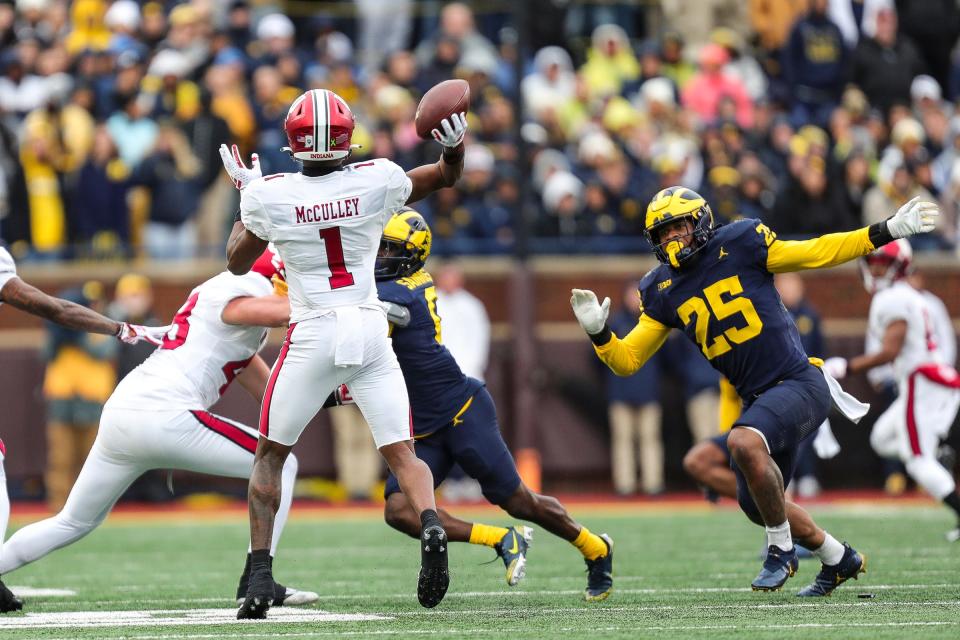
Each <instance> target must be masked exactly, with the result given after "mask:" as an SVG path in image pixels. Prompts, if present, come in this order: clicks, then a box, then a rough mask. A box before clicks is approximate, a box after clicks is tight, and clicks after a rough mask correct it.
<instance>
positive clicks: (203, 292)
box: [109, 272, 273, 410]
mask: <svg viewBox="0 0 960 640" xmlns="http://www.w3.org/2000/svg"><path fill="white" fill-rule="evenodd" d="M272 291H273V285H272V283H271V282H270V281H269V280H267V279H266V278H265V277H264V276H262V275H260V274H258V273H247V274H245V275H242V276H235V275H233V274H231V273H227V272H224V273H221V274H219V275H217V276H214V277H213V278H210V279H209V280H207V281H206V282H204V283H203V284H201V285H200V286H198V287H197V288H195V289H194V290H193V291H191V292H190V297H189V298H187V301H186V302H185V303H184V305H183V306H182V307H180V310H179V311H177V314H176V315H175V316H174V317H173V325H172V326H171V327H170V331H169V333H167V335H166V336H165V337H164V340H163V344H161V345H160V346H159V347H157V350H156V351H154V352H153V353H152V354H150V357H149V358H147V359H146V361H144V362H143V364H141V365H140V366H139V367H137V368H136V369H134V370H133V371H131V372H130V373H129V374H128V375H127V376H126V377H125V378H124V379H123V380H121V381H120V384H119V385H117V388H116V390H115V391H114V392H113V395H112V396H111V397H110V400H109V404H110V405H111V406H113V407H116V408H120V409H143V410H161V409H181V410H182V409H198V410H205V409H208V408H209V407H210V406H212V405H213V404H214V403H215V402H216V401H217V400H218V399H219V398H220V396H221V395H222V394H223V392H224V391H226V389H227V386H228V385H229V384H230V383H231V382H232V381H233V379H234V378H235V377H237V375H238V374H239V373H240V372H241V371H243V369H244V368H245V367H246V366H247V364H249V363H250V360H252V359H253V356H255V355H256V354H257V352H259V351H260V349H261V347H263V344H264V342H265V341H266V339H267V329H266V328H264V327H246V326H237V325H229V324H226V323H225V322H223V320H221V318H220V314H221V313H222V312H223V308H224V307H225V306H226V305H227V303H228V302H230V301H231V300H234V299H236V298H242V297H247V296H250V297H259V296H266V295H269V294H270V293H271V292H272Z"/></svg>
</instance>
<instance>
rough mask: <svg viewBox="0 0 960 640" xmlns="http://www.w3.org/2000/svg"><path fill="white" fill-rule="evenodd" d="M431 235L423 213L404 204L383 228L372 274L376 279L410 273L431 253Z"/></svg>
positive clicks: (420, 266)
mask: <svg viewBox="0 0 960 640" xmlns="http://www.w3.org/2000/svg"><path fill="white" fill-rule="evenodd" d="M432 242H433V235H432V234H431V233H430V226H429V225H428V224H427V221H426V220H424V218H423V216H422V215H420V214H419V213H417V212H416V211H414V210H413V209H410V208H407V207H404V208H403V209H401V210H400V211H398V212H397V213H395V214H393V216H391V218H390V220H389V221H388V222H387V226H385V227H384V228H383V235H382V236H381V238H380V251H379V252H378V253H377V264H376V267H375V269H374V272H373V273H374V277H375V278H376V280H377V282H382V281H386V280H395V279H397V278H405V277H407V276H409V275H413V274H414V273H416V272H417V271H419V270H420V269H422V268H423V265H424V263H425V262H426V261H427V257H428V256H429V255H430V246H431V244H432Z"/></svg>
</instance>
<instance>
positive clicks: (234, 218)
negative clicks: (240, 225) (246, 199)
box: [233, 208, 240, 222]
mask: <svg viewBox="0 0 960 640" xmlns="http://www.w3.org/2000/svg"><path fill="white" fill-rule="evenodd" d="M233 221H234V222H240V209H239V208H238V209H237V212H236V213H235V214H233Z"/></svg>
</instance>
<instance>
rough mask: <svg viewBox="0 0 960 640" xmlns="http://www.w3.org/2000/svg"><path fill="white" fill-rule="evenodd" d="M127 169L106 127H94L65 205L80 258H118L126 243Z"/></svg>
mask: <svg viewBox="0 0 960 640" xmlns="http://www.w3.org/2000/svg"><path fill="white" fill-rule="evenodd" d="M129 178H130V168H129V167H128V166H127V165H126V163H124V162H123V160H121V159H120V157H119V155H118V153H117V147H116V145H115V144H114V143H113V138H112V137H111V136H110V133H109V132H108V131H107V129H106V127H104V126H102V125H101V126H99V127H97V130H96V133H95V134H94V138H93V149H92V150H91V152H90V156H89V158H88V159H87V162H86V163H85V164H84V165H83V166H82V167H81V168H80V171H79V172H78V174H77V176H76V180H75V184H74V186H73V191H72V198H71V199H70V203H69V211H70V218H71V227H72V229H73V233H74V234H75V235H74V239H75V240H76V241H79V242H80V243H81V244H82V245H83V246H82V248H81V249H80V253H81V255H83V256H93V257H119V256H123V255H124V249H125V247H126V246H127V242H128V241H129V240H130V229H129V214H128V211H127V190H128V188H129Z"/></svg>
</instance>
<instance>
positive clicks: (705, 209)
mask: <svg viewBox="0 0 960 640" xmlns="http://www.w3.org/2000/svg"><path fill="white" fill-rule="evenodd" d="M682 218H689V219H690V221H691V222H692V223H693V237H692V238H691V239H690V241H689V242H688V243H687V245H686V246H684V245H683V244H682V243H681V242H680V241H678V240H671V241H669V242H665V243H662V242H660V231H661V230H662V229H663V228H664V227H666V226H667V225H669V224H671V223H672V222H674V221H676V220H678V219H682ZM644 233H645V234H646V236H647V240H648V241H649V242H650V246H652V247H653V253H654V254H655V255H656V256H657V260H659V261H660V262H662V263H664V264H669V265H671V266H672V267H674V268H679V267H680V265H681V264H683V263H684V262H686V261H687V260H689V259H690V258H692V257H693V256H694V255H696V253H697V252H698V251H699V250H700V248H701V247H702V246H703V245H705V244H706V243H707V241H708V240H709V239H710V236H712V235H713V212H712V211H711V210H710V205H708V204H707V201H706V200H704V199H703V196H701V195H700V194H699V193H697V192H696V191H694V190H692V189H687V188H686V187H667V188H666V189H663V190H662V191H660V192H659V193H657V195H655V196H653V199H652V200H651V201H650V204H649V205H648V206H647V216H646V219H645V220H644Z"/></svg>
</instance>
